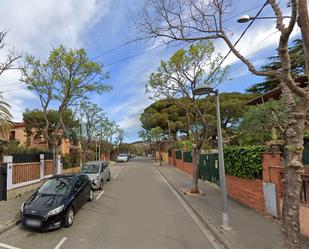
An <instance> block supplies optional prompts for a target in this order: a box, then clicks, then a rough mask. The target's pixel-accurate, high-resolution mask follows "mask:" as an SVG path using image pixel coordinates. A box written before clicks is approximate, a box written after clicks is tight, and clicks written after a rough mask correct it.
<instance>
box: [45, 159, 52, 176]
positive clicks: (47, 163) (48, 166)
mask: <svg viewBox="0 0 309 249" xmlns="http://www.w3.org/2000/svg"><path fill="white" fill-rule="evenodd" d="M53 172H54V163H53V160H45V162H44V175H45V176H48V175H52V174H53Z"/></svg>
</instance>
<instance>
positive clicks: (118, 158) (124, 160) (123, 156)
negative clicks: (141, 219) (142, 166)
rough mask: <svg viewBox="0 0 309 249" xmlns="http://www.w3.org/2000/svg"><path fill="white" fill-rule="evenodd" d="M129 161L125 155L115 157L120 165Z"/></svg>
mask: <svg viewBox="0 0 309 249" xmlns="http://www.w3.org/2000/svg"><path fill="white" fill-rule="evenodd" d="M127 161H129V156H128V155H127V154H119V155H118V156H117V162H118V163H121V162H127Z"/></svg>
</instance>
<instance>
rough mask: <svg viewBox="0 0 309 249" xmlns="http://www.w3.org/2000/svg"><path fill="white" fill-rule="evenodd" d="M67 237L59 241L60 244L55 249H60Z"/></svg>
mask: <svg viewBox="0 0 309 249" xmlns="http://www.w3.org/2000/svg"><path fill="white" fill-rule="evenodd" d="M67 239H68V238H67V237H63V238H62V240H60V241H59V243H58V244H57V245H56V246H55V248H54V249H60V247H61V246H62V245H63V243H64V242H65V241H66V240H67Z"/></svg>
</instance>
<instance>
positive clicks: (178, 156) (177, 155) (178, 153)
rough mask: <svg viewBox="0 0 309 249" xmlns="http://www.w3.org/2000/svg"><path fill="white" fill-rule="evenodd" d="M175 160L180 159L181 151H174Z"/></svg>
mask: <svg viewBox="0 0 309 249" xmlns="http://www.w3.org/2000/svg"><path fill="white" fill-rule="evenodd" d="M176 159H179V160H181V159H182V151H181V150H177V151H176Z"/></svg>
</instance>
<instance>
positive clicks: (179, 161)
mask: <svg viewBox="0 0 309 249" xmlns="http://www.w3.org/2000/svg"><path fill="white" fill-rule="evenodd" d="M175 166H176V168H178V169H181V170H183V161H182V159H176V160H175Z"/></svg>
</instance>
